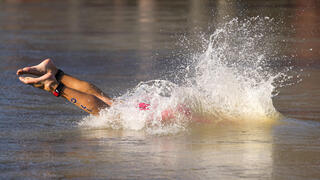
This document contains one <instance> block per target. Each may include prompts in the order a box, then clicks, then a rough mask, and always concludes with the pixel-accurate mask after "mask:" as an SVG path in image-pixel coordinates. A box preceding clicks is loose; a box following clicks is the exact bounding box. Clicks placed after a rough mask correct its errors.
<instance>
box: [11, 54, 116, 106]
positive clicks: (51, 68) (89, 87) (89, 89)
mask: <svg viewBox="0 0 320 180" xmlns="http://www.w3.org/2000/svg"><path fill="white" fill-rule="evenodd" d="M57 71H58V68H57V67H56V66H55V65H54V64H53V62H52V60H50V59H46V60H44V61H42V62H41V63H40V64H38V65H36V66H31V67H25V68H22V69H19V70H18V71H17V75H23V74H33V75H36V76H43V75H44V74H50V75H53V76H54V75H55V74H56V73H57ZM61 82H62V83H63V84H64V85H65V86H67V87H69V88H72V89H74V90H76V91H79V92H82V93H85V94H89V95H93V96H96V97H97V98H99V99H100V100H102V101H103V102H104V103H105V104H107V105H108V106H111V105H112V99H111V98H110V97H109V96H108V95H107V94H106V93H104V92H102V91H101V90H100V89H99V88H97V87H96V86H95V85H93V84H91V83H89V82H86V81H82V80H79V79H77V78H75V77H73V76H71V75H68V74H64V75H63V76H62V77H61Z"/></svg>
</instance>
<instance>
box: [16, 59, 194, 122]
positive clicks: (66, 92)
mask: <svg viewBox="0 0 320 180" xmlns="http://www.w3.org/2000/svg"><path fill="white" fill-rule="evenodd" d="M17 75H18V76H19V80H20V81H21V82H22V83H24V84H28V85H32V86H34V87H37V88H40V89H43V90H45V91H48V92H50V93H52V94H53V95H55V96H57V97H63V98H65V99H66V100H68V101H69V102H71V103H72V104H74V105H76V106H77V107H79V108H80V109H83V110H84V111H86V112H88V113H90V114H93V115H96V116H98V115H99V111H100V110H102V109H105V108H107V107H110V106H112V104H113V102H114V100H113V99H112V98H110V97H109V96H108V95H107V94H106V93H104V92H102V91H101V90H100V89H99V88H98V87H96V86H95V85H93V84H91V83H89V82H86V81H82V80H79V79H77V78H75V77H73V76H71V75H69V74H67V73H64V72H63V71H62V70H60V69H58V68H57V67H56V66H55V65H54V63H53V62H52V60H51V59H46V60H44V61H42V62H41V63H40V64H38V65H36V66H31V67H24V68H22V69H18V71H17ZM22 75H33V76H35V77H31V76H22ZM137 106H138V107H139V109H140V110H149V106H150V105H149V104H146V103H143V102H141V103H139V104H138V105H137ZM176 111H178V112H180V113H184V114H185V115H187V116H190V113H191V111H190V110H189V109H187V108H185V107H184V106H182V105H179V106H178V107H177V108H176ZM173 119H174V111H173V110H172V109H167V110H164V111H163V112H162V121H163V122H165V123H168V122H171V120H173Z"/></svg>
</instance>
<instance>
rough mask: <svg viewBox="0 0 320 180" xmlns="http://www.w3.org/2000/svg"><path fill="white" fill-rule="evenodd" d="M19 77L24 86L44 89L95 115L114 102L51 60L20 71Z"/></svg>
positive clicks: (93, 86)
mask: <svg viewBox="0 0 320 180" xmlns="http://www.w3.org/2000/svg"><path fill="white" fill-rule="evenodd" d="M17 75H18V76H19V80H20V81H21V82H23V83H24V84H29V85H32V86H34V87H37V88H40V89H43V90H45V91H48V92H50V93H52V94H53V95H55V96H57V97H60V96H61V97H63V98H65V99H67V100H68V101H70V102H71V103H72V104H74V105H76V106H78V107H79V108H81V109H83V110H84V111H86V112H88V113H90V114H93V115H98V114H99V111H100V110H101V109H104V108H106V107H110V106H111V105H112V103H113V100H112V99H111V98H110V97H109V96H108V95H107V94H106V93H104V92H102V91H101V90H100V89H99V88H97V87H96V86H95V85H93V84H91V83H89V82H86V81H82V80H79V79H77V78H75V77H73V76H71V75H69V74H67V73H64V72H63V71H61V70H59V69H58V68H57V67H56V66H55V65H54V64H53V62H52V60H51V59H46V60H44V61H42V62H41V63H40V64H38V65H36V66H31V67H24V68H22V69H18V71H17ZM21 75H34V76H36V77H30V76H28V77H23V76H21Z"/></svg>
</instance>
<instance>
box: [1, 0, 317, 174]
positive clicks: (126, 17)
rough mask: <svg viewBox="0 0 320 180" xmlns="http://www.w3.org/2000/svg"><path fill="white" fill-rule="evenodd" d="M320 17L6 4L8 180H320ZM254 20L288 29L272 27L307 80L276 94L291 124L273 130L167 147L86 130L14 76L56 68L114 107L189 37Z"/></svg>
mask: <svg viewBox="0 0 320 180" xmlns="http://www.w3.org/2000/svg"><path fill="white" fill-rule="evenodd" d="M319 13H320V1H316V0H309V1H303V0H296V1H282V0H281V1H233V0H231V1H219V0H217V1H209V0H190V1H183V0H176V1H169V0H168V1H167V0H164V1H162V0H161V1H160V0H159V1H155V0H140V1H124V0H119V1H98V0H88V1H85V0H69V1H49V0H48V1H41V0H30V1H23V0H20V1H19V0H12V1H10V0H7V1H4V0H2V1H1V0H0V70H1V71H0V74H1V76H0V80H1V81H0V86H1V88H0V177H1V178H3V179H10V178H14V179H16V178H21V179H25V178H27V179H41V178H76V179H77V178H84V179H319V178H320V156H319V153H320V130H319V127H320V122H319V120H320V111H319V109H320V81H319V75H320V70H319V68H320V61H319V57H320V54H319V52H320V19H319V18H318V17H319V15H320V14H319ZM252 16H261V17H265V16H268V17H270V18H274V19H275V20H276V21H279V22H281V23H279V24H278V25H277V27H270V28H275V29H277V31H278V32H279V33H278V34H277V35H275V36H276V37H275V39H276V40H277V41H278V42H284V43H282V45H283V46H279V47H278V46H276V47H274V48H275V49H278V50H279V51H280V52H281V54H282V55H287V56H290V57H291V60H292V63H291V65H294V66H295V68H294V69H293V70H292V71H291V72H289V73H293V74H296V73H298V74H300V75H301V79H302V81H301V82H300V83H295V84H293V85H291V86H285V87H278V88H277V90H278V91H279V94H278V95H277V96H276V97H274V98H273V104H274V106H275V108H276V109H277V110H278V111H279V112H280V113H282V114H283V116H284V118H282V119H280V120H278V122H277V123H276V124H274V125H265V124H263V125H259V124H255V125H254V126H249V125H248V126H240V127H239V126H237V125H230V126H227V125H224V126H218V127H210V128H208V127H205V126H201V125H199V126H196V127H193V128H190V129H189V130H188V132H182V133H179V134H176V135H165V136H156V135H148V134H145V133H144V132H143V131H129V130H126V131H124V130H110V129H103V128H102V129H99V128H98V129H83V128H81V127H79V126H78V124H77V123H78V122H79V121H81V120H82V119H83V118H84V117H85V116H86V114H85V113H83V112H81V111H80V110H79V109H77V108H76V107H73V106H71V105H70V104H69V103H67V102H65V101H64V100H63V99H57V98H54V97H53V96H51V95H48V93H46V92H42V91H40V90H38V89H35V88H31V87H29V86H26V85H23V84H22V83H20V82H19V81H18V79H17V77H16V75H15V71H16V70H17V69H18V68H21V67H24V66H28V65H33V64H37V63H39V62H40V61H41V60H42V59H45V58H48V57H50V58H52V59H54V62H55V64H56V65H57V66H59V67H60V68H61V69H63V70H64V71H66V72H68V73H70V74H73V75H75V76H76V77H79V78H80V79H84V80H88V81H90V82H92V83H94V84H96V85H97V86H98V87H101V89H103V90H104V91H105V92H107V93H108V94H110V95H111V96H113V97H116V96H119V95H120V94H122V93H124V92H126V91H127V89H129V88H133V87H135V85H136V84H137V83H138V82H140V81H145V80H150V79H156V78H161V77H164V76H165V75H166V72H171V71H172V70H174V68H175V66H173V64H175V62H179V60H178V59H179V58H178V57H177V56H176V54H177V53H178V52H180V53H181V52H182V51H183V47H181V46H180V45H179V43H178V42H179V39H180V38H181V37H182V36H187V37H189V38H190V39H192V38H196V37H197V35H198V34H197V32H199V31H201V32H205V33H206V32H207V33H210V32H212V31H213V30H214V29H215V28H216V24H218V23H223V22H225V21H227V20H226V19H230V18H232V17H239V18H240V19H245V18H247V17H252ZM226 17H228V18H226ZM275 44H278V43H275ZM280 64H281V63H280ZM286 66H287V64H286V62H284V63H282V65H281V66H279V68H284V67H286ZM288 66H289V65H288ZM300 69H303V71H302V72H300ZM293 81H294V80H293Z"/></svg>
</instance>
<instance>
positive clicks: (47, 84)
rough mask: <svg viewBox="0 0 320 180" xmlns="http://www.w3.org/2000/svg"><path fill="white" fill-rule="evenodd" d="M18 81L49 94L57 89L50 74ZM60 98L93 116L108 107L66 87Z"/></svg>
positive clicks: (93, 98) (89, 95) (87, 95)
mask: <svg viewBox="0 0 320 180" xmlns="http://www.w3.org/2000/svg"><path fill="white" fill-rule="evenodd" d="M19 80H20V81H21V82H23V83H25V84H29V85H32V86H34V87H37V88H40V89H43V90H45V91H48V92H51V93H52V92H53V91H54V90H55V89H56V88H57V87H58V82H57V81H56V79H55V77H54V76H53V75H50V74H45V75H43V76H40V77H38V78H32V77H19ZM61 96H62V97H64V98H66V99H67V100H68V101H70V102H71V103H73V104H75V105H76V106H78V107H79V108H81V109H83V110H85V111H86V112H88V113H90V114H93V115H98V114H99V111H100V110H101V109H104V108H106V107H107V106H108V105H107V104H106V103H105V102H103V101H102V100H101V99H99V98H97V97H96V96H94V95H92V94H87V93H84V92H80V91H78V90H75V89H72V88H70V87H68V86H65V87H64V89H63V91H62V93H61Z"/></svg>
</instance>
